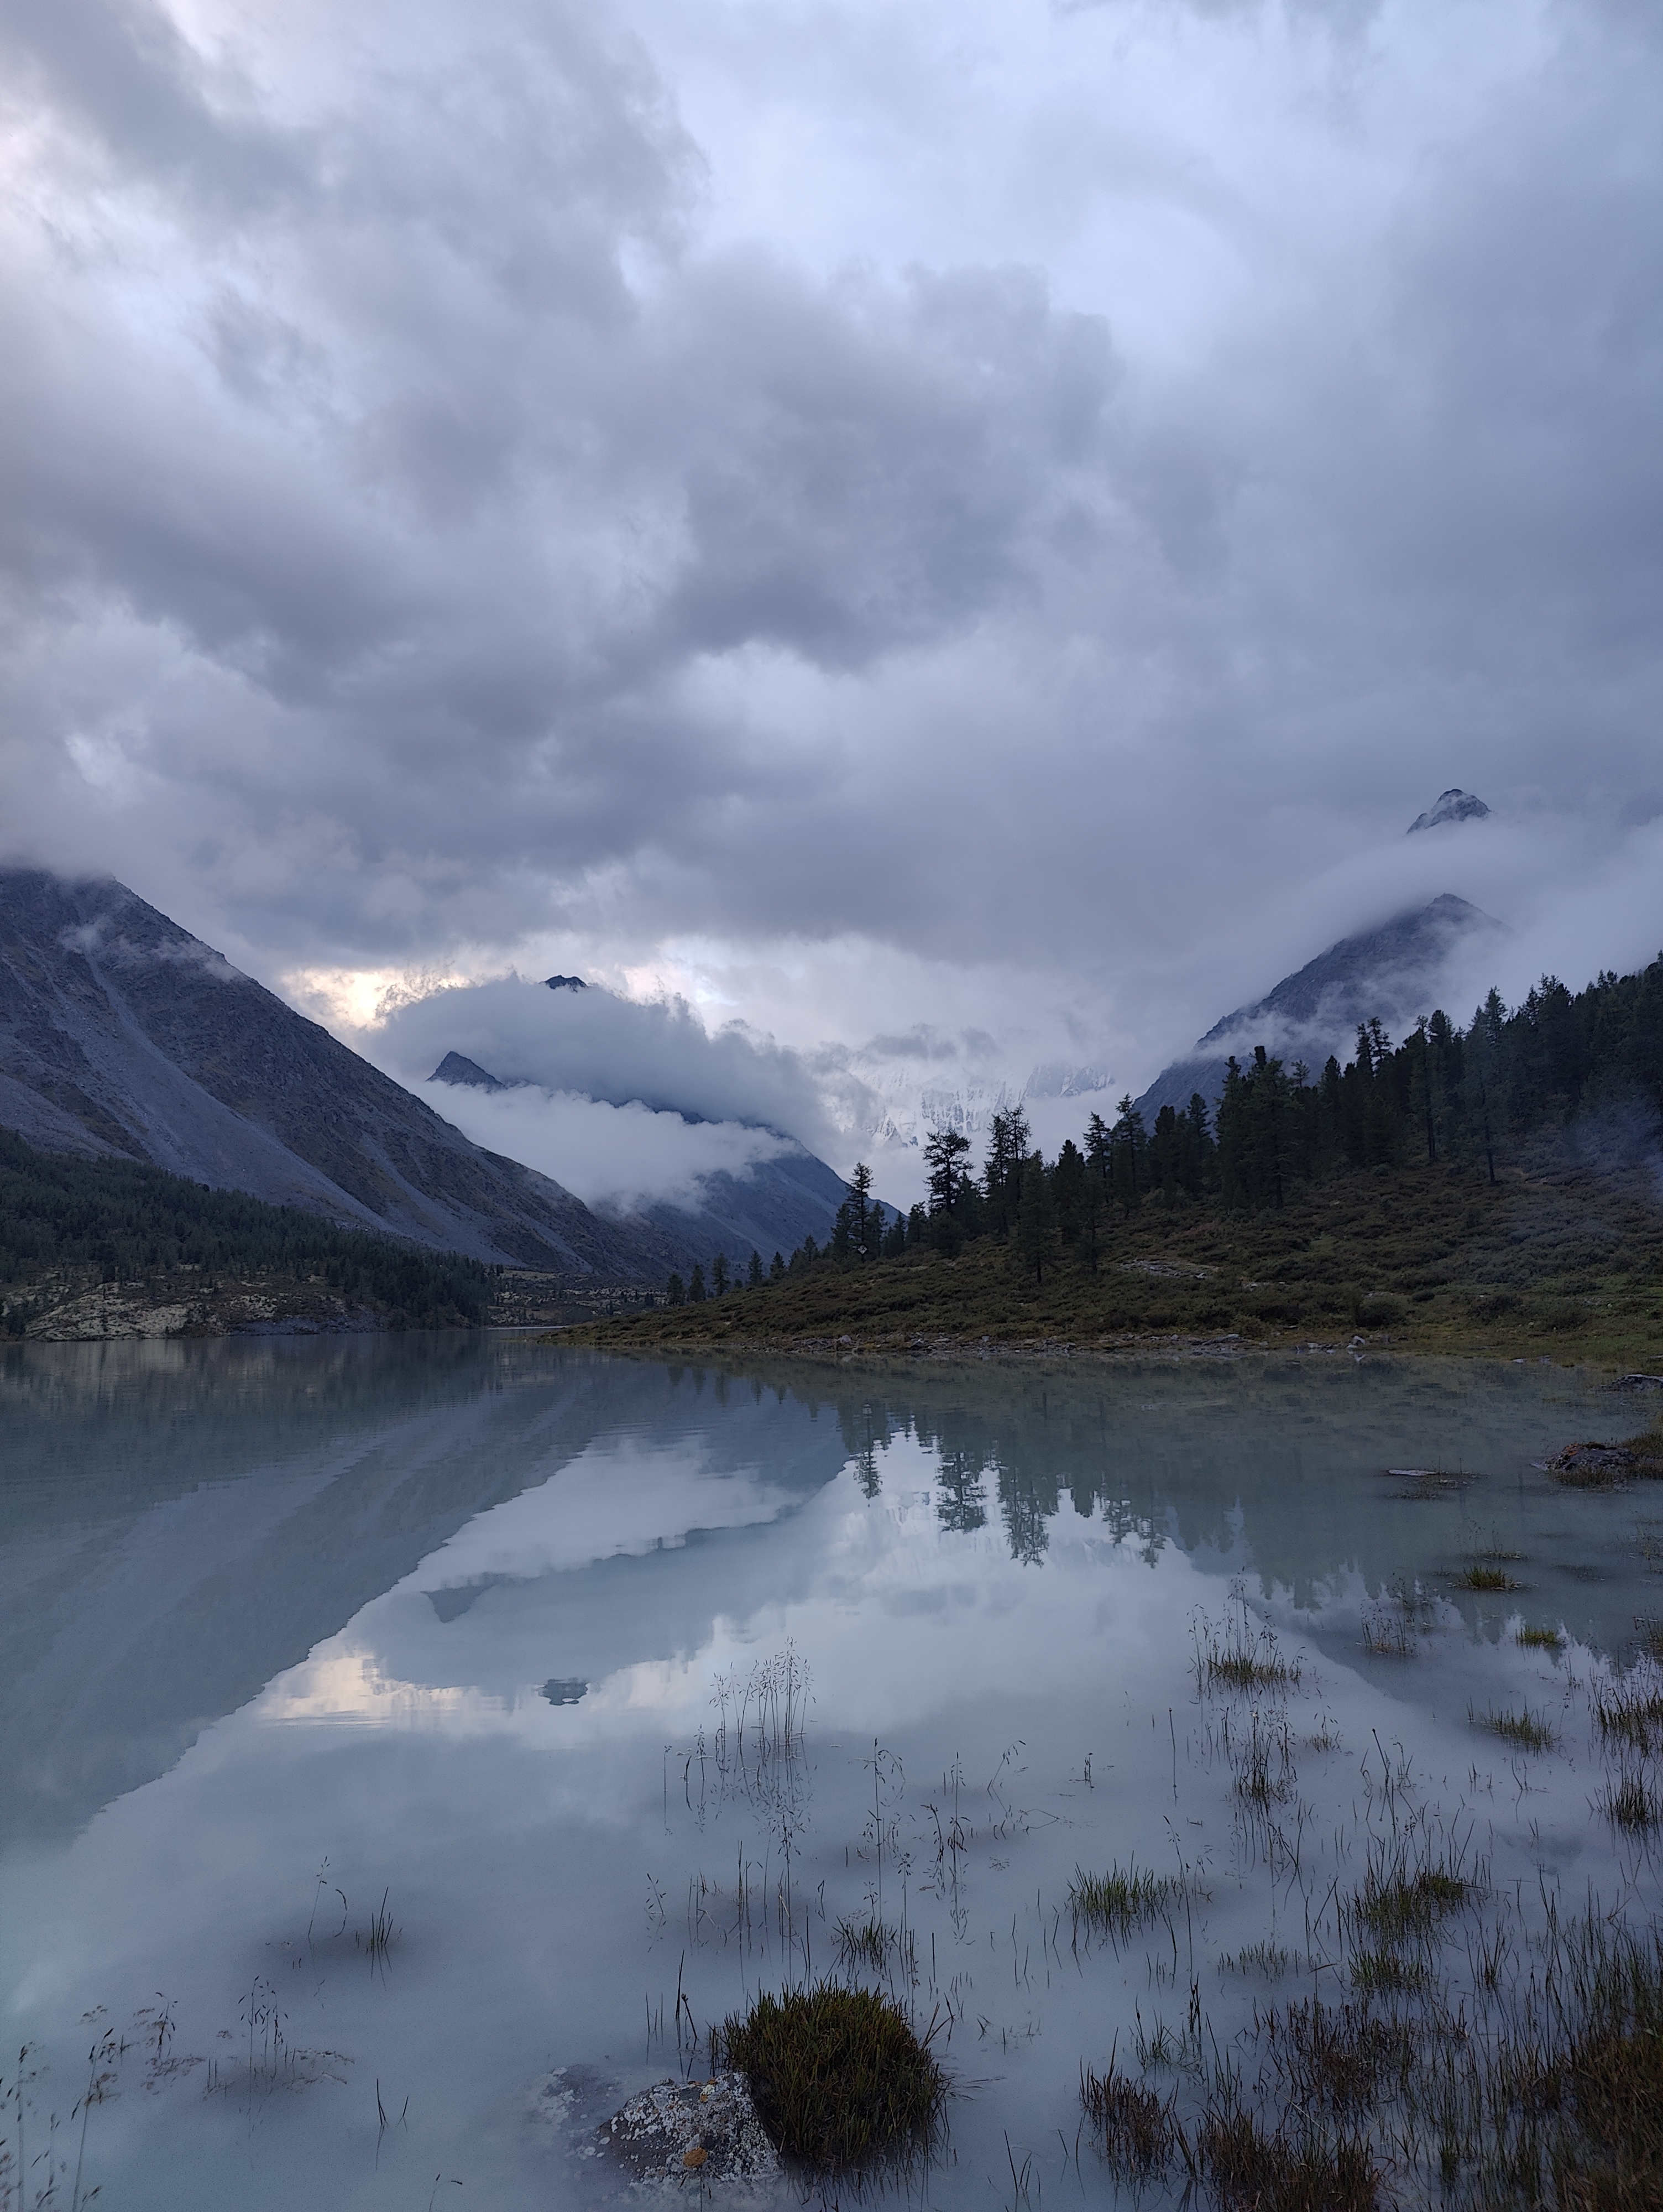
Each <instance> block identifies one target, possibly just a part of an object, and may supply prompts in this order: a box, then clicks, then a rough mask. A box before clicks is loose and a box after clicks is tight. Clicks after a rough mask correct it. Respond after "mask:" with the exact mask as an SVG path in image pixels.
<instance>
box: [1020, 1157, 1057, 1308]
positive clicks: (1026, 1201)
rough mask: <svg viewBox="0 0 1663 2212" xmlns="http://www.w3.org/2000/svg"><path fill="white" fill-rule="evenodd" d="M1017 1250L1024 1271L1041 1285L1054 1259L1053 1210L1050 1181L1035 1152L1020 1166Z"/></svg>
mask: <svg viewBox="0 0 1663 2212" xmlns="http://www.w3.org/2000/svg"><path fill="white" fill-rule="evenodd" d="M1017 1251H1018V1253H1019V1254H1020V1255H1021V1257H1022V1263H1023V1267H1024V1269H1029V1268H1031V1269H1032V1271H1033V1275H1034V1279H1035V1282H1036V1283H1042V1282H1043V1281H1044V1280H1045V1271H1046V1269H1047V1267H1051V1266H1053V1264H1054V1263H1055V1261H1056V1256H1057V1207H1056V1201H1055V1200H1054V1198H1053V1195H1052V1190H1051V1178H1050V1176H1048V1175H1047V1173H1046V1171H1045V1162H1044V1160H1043V1159H1042V1158H1041V1156H1040V1155H1039V1153H1038V1152H1033V1153H1030V1154H1029V1158H1027V1160H1026V1161H1024V1163H1023V1171H1022V1211H1021V1212H1020V1213H1018V1215H1017Z"/></svg>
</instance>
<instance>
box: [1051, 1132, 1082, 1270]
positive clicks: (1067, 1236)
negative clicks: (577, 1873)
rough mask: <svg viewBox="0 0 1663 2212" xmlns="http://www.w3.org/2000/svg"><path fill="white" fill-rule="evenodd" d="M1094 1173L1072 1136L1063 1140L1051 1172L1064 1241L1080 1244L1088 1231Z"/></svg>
mask: <svg viewBox="0 0 1663 2212" xmlns="http://www.w3.org/2000/svg"><path fill="white" fill-rule="evenodd" d="M1090 1183H1091V1175H1090V1171H1089V1169H1088V1168H1087V1166H1086V1164H1085V1155H1084V1154H1083V1152H1081V1150H1080V1148H1079V1146H1077V1144H1076V1143H1075V1141H1074V1139H1072V1137H1065V1139H1063V1148H1062V1150H1061V1151H1060V1152H1059V1153H1058V1155H1057V1164H1056V1166H1055V1167H1054V1168H1053V1170H1052V1171H1051V1194H1052V1197H1053V1200H1055V1202H1056V1209H1057V1234H1058V1236H1059V1237H1060V1238H1061V1240H1062V1242H1063V1243H1065V1244H1077V1243H1079V1241H1080V1238H1081V1237H1082V1236H1083V1234H1084V1231H1085V1215H1086V1205H1087V1198H1086V1194H1087V1191H1088V1190H1089V1187H1090Z"/></svg>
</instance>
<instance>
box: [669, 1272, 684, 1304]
mask: <svg viewBox="0 0 1663 2212" xmlns="http://www.w3.org/2000/svg"><path fill="white" fill-rule="evenodd" d="M686 1299H687V1286H686V1285H685V1284H684V1283H683V1280H682V1279H681V1277H680V1276H679V1275H672V1276H671V1278H670V1280H669V1281H668V1282H667V1283H666V1284H665V1286H664V1302H665V1304H666V1305H667V1306H679V1305H682V1304H685V1303H686Z"/></svg>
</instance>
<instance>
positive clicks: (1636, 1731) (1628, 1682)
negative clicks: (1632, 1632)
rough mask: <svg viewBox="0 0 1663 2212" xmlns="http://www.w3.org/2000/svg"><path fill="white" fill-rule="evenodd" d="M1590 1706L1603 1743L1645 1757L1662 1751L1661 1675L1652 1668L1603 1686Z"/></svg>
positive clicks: (1662, 1696) (1662, 1695) (1662, 1693)
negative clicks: (1626, 1747) (1642, 1754)
mask: <svg viewBox="0 0 1663 2212" xmlns="http://www.w3.org/2000/svg"><path fill="white" fill-rule="evenodd" d="M1593 1724H1594V1726H1595V1727H1596V1728H1597V1729H1599V1734H1600V1735H1601V1736H1602V1738H1603V1739H1604V1740H1605V1742H1606V1743H1618V1744H1626V1745H1627V1746H1628V1747H1630V1749H1631V1750H1634V1751H1637V1752H1641V1753H1645V1754H1647V1755H1649V1754H1650V1753H1652V1752H1653V1751H1654V1750H1655V1749H1657V1748H1659V1747H1663V1674H1658V1673H1657V1672H1656V1671H1655V1670H1654V1668H1651V1667H1649V1666H1648V1667H1646V1668H1641V1669H1636V1672H1634V1673H1633V1674H1624V1675H1619V1676H1618V1677H1617V1680H1614V1681H1611V1682H1606V1683H1602V1684H1601V1685H1600V1686H1599V1687H1598V1688H1597V1689H1596V1690H1595V1691H1594V1693H1593Z"/></svg>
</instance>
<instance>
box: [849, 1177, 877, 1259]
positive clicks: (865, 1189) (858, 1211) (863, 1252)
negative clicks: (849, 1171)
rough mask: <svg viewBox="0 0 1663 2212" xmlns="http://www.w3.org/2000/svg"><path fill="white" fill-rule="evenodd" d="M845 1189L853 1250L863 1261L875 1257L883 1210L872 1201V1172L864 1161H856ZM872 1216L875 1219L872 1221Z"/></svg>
mask: <svg viewBox="0 0 1663 2212" xmlns="http://www.w3.org/2000/svg"><path fill="white" fill-rule="evenodd" d="M845 1188H846V1189H847V1193H848V1199H847V1203H848V1206H849V1207H850V1209H851V1218H850V1225H851V1233H852V1236H853V1243H854V1249H855V1250H856V1251H857V1252H858V1253H859V1255H860V1257H861V1258H862V1259H863V1260H871V1259H874V1258H876V1256H877V1239H878V1237H881V1236H882V1234H883V1207H882V1206H876V1207H875V1206H874V1205H873V1201H872V1171H871V1169H870V1168H869V1167H868V1166H867V1164H866V1163H865V1160H857V1161H856V1162H855V1164H854V1173H853V1175H852V1176H850V1178H849V1180H848V1182H847V1184H846V1185H845ZM874 1216H876V1218H875V1219H874Z"/></svg>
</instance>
